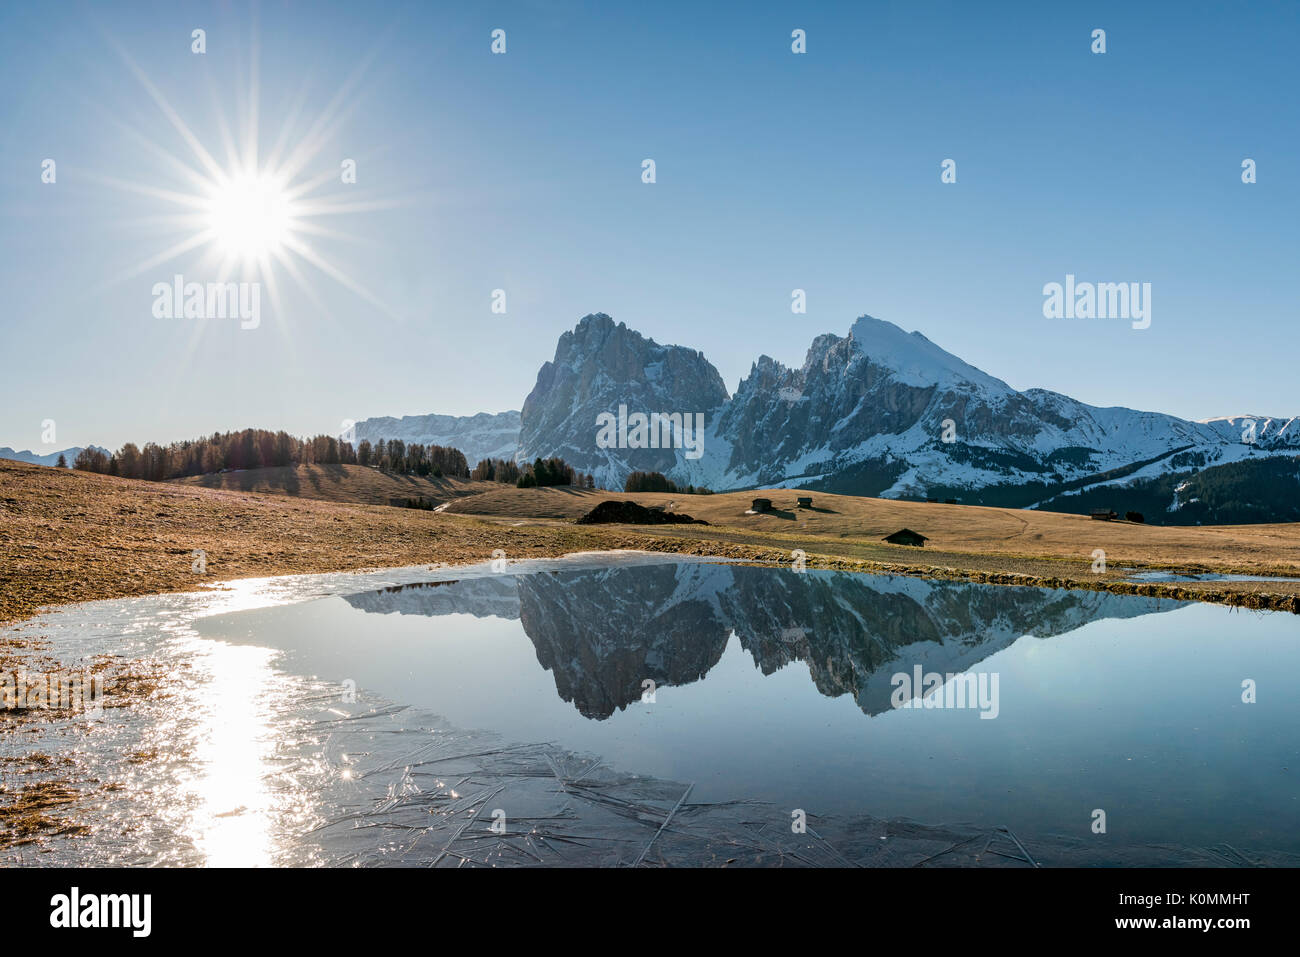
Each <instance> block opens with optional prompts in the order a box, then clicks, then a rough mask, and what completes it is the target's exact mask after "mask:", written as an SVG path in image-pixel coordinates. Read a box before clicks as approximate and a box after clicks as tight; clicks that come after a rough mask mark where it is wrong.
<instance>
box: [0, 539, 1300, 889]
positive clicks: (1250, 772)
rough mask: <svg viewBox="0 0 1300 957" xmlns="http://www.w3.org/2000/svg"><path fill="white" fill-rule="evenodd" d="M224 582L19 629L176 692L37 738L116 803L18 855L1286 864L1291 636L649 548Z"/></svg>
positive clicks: (1294, 848)
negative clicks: (129, 667)
mask: <svg viewBox="0 0 1300 957" xmlns="http://www.w3.org/2000/svg"><path fill="white" fill-rule="evenodd" d="M237 585H238V587H237V588H236V589H235V590H233V591H228V592H221V593H216V594H211V595H201V596H193V595H177V596H161V597H156V598H148V599H133V600H127V601H118V602H100V603H94V604H91V605H85V606H80V607H79V608H76V609H72V610H69V611H67V612H63V613H57V614H52V615H49V616H46V617H45V618H43V619H41V620H39V621H37V622H35V623H28V624H27V625H26V626H24V627H23V628H22V629H21V632H22V633H25V634H40V635H45V636H47V638H48V639H49V641H50V642H51V647H52V648H53V649H54V650H55V651H57V653H58V654H59V655H60V657H62V658H64V660H66V661H75V660H81V659H83V658H85V657H86V656H89V655H93V654H95V653H98V652H102V651H104V650H109V649H111V650H113V651H116V652H117V653H119V654H124V655H127V656H130V657H137V658H145V659H148V660H151V661H154V662H155V663H156V664H157V666H158V667H159V668H161V669H163V670H165V671H166V672H167V673H168V674H169V675H170V680H169V682H168V684H167V686H166V694H165V696H161V697H159V699H158V700H156V701H151V702H149V703H148V704H147V705H145V706H143V707H139V708H131V709H111V708H110V709H106V710H105V711H104V714H103V716H101V717H98V718H92V719H91V720H90V721H89V722H87V721H86V720H84V719H83V720H80V721H76V720H69V721H67V722H65V723H64V726H63V727H61V728H60V729H57V733H52V734H49V735H47V740H45V741H43V742H42V744H41V747H42V748H43V749H45V750H46V751H52V752H55V753H58V749H59V748H61V749H63V751H62V753H66V754H74V755H76V756H77V761H78V764H79V766H80V767H82V768H84V770H85V771H87V772H89V773H93V774H94V775H95V777H97V778H99V779H100V780H104V781H112V782H116V783H118V784H120V787H119V788H117V789H115V790H112V791H108V792H105V793H102V794H98V795H92V796H90V797H88V798H87V801H86V806H87V808H88V809H89V811H90V817H91V819H92V820H91V826H92V830H91V833H90V834H89V835H87V836H81V837H75V838H74V837H68V838H58V839H52V840H50V841H47V842H45V844H43V845H42V846H40V847H39V849H37V848H33V847H28V848H27V849H25V850H24V851H23V852H22V855H23V856H22V860H23V861H24V862H25V863H39V862H45V861H50V862H55V861H60V862H63V861H85V862H89V863H124V864H130V863H196V864H198V863H208V864H213V863H255V864H286V863H290V864H313V863H321V864H418V865H429V864H437V865H439V866H447V865H454V864H464V863H493V864H562V863H578V864H607V865H613V864H624V865H627V864H635V863H638V862H639V863H642V864H651V863H671V864H692V863H710V864H719V863H728V862H734V863H736V864H748V863H754V864H782V863H786V864H789V863H795V864H839V865H843V864H848V863H857V864H864V865H868V866H870V865H912V864H917V863H922V862H924V863H927V864H934V865H941V864H967V865H980V866H991V865H997V864H1002V865H1007V866H1028V863H1027V862H1026V861H1025V858H1026V857H1027V858H1029V859H1032V860H1034V861H1035V862H1037V863H1041V864H1046V865H1068V864H1076V863H1077V864H1086V865H1126V864H1192V863H1209V864H1245V863H1295V862H1296V860H1297V859H1300V858H1297V857H1296V855H1300V788H1298V787H1297V785H1296V778H1297V774H1298V773H1300V618H1297V617H1296V616H1293V615H1288V614H1282V613H1269V612H1250V611H1242V610H1233V609H1229V608H1226V607H1221V606H1213V605H1206V604H1196V603H1180V602H1173V601H1168V600H1160V599H1155V598H1147V597H1138V596H1126V595H1111V594H1106V593H1101V592H1082V591H1062V590H1048V589H1038V588H1018V587H997V586H986V585H974V584H966V583H957V582H946V581H929V580H922V579H916V578H901V577H887V576H868V575H858V574H849V573H843V572H821V571H807V572H803V573H796V572H794V571H793V570H791V569H789V568H783V569H776V568H765V567H754V566H745V565H737V564H724V563H711V562H704V561H680V560H678V559H676V558H667V557H664V556H648V555H623V556H612V557H611V556H603V557H600V556H577V557H573V558H570V559H566V560H560V561H553V562H543V561H535V562H521V563H518V564H511V565H509V566H506V567H505V568H504V569H500V570H496V571H494V570H493V569H492V567H490V566H476V567H474V568H470V569H463V568H462V569H454V570H452V569H445V570H437V571H429V570H423V569H406V570H401V571H396V572H392V571H390V572H385V573H378V574H374V575H337V576H311V577H308V578H300V579H281V580H267V581H262V582H249V583H237ZM930 675H938V676H940V678H939V680H940V681H942V682H943V686H942V687H941V688H940V690H939V691H938V692H937V693H932V694H929V696H928V698H927V699H926V700H922V696H923V695H925V693H926V692H929V691H930V690H931V689H930V688H929V687H928V686H927V685H926V682H927V681H929V680H930V678H929V676H930ZM918 677H919V678H920V687H919V688H916V687H912V686H911V684H910V683H911V682H912V681H914V680H915V679H916V678H918ZM904 679H905V680H904ZM913 695H915V696H916V697H915V699H913V697H912V696H913ZM1252 697H1253V699H1254V700H1253V701H1248V700H1247V699H1250V698H1252ZM902 703H907V704H908V706H907V707H899V705H900V704H902ZM128 712H129V713H128ZM0 747H3V748H6V749H10V751H12V750H13V748H14V747H15V742H14V741H13V740H12V739H11V740H7V741H4V742H3V743H0ZM140 755H145V756H148V757H146V758H141V757H140ZM802 820H806V826H805V827H804V829H802V830H801V829H800V822H801V821H802ZM1102 821H1104V832H1102V831H1099V830H1098V828H1099V826H1100V822H1102ZM914 822H915V823H914ZM1000 827H1005V828H1007V830H1006V831H1001V830H999V828H1000ZM4 853H5V852H0V854H4ZM3 859H4V860H7V861H10V862H12V861H13V860H14V859H15V858H14V856H13V854H12V853H7V854H6V855H5V857H4V858H3Z"/></svg>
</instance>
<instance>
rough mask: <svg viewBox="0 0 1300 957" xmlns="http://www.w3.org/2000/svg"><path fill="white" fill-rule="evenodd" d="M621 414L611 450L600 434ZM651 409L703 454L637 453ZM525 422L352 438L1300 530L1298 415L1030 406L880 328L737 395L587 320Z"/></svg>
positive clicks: (606, 482) (761, 361)
mask: <svg viewBox="0 0 1300 957" xmlns="http://www.w3.org/2000/svg"><path fill="white" fill-rule="evenodd" d="M620 409H621V410H622V416H621V417H620V418H619V419H618V421H619V425H618V428H617V430H616V441H613V442H611V441H610V434H611V433H609V432H606V433H605V434H604V435H601V433H600V429H599V428H598V423H599V422H601V421H602V420H601V417H602V416H604V417H606V419H605V421H608V420H609V419H610V418H614V417H619V416H620ZM638 413H639V414H642V415H645V416H649V415H651V414H653V413H658V414H661V415H669V414H672V413H680V414H682V415H683V416H685V417H687V418H685V422H686V423H687V427H688V428H689V423H690V422H691V421H692V420H693V418H694V416H695V415H696V414H698V415H700V416H702V418H703V423H704V434H703V436H702V446H701V447H700V449H699V450H698V451H699V453H702V454H691V451H692V450H691V449H690V448H689V447H680V446H683V445H685V443H681V442H680V439H681V438H682V437H683V436H682V434H681V433H680V432H677V433H676V435H677V437H678V440H679V441H678V445H679V447H676V448H665V447H637V446H638V445H642V444H645V445H649V444H650V443H648V442H642V440H643V439H644V438H645V437H646V436H645V435H644V432H641V433H638V430H637V428H636V426H637V425H638V424H639V423H638V420H637V419H636V418H635V416H636V415H637V414H638ZM515 416H516V413H513V412H507V413H501V414H500V415H497V416H492V415H487V414H480V415H478V416H472V417H467V418H454V417H450V416H420V417H406V418H403V419H400V420H396V419H368V420H366V421H365V422H364V423H360V424H359V425H358V427H357V429H358V437H363V436H364V437H369V438H372V440H373V439H374V438H379V437H383V438H402V439H404V440H405V441H408V442H410V441H420V442H437V443H438V444H450V445H455V446H456V447H458V448H461V450H462V451H464V452H465V453H466V457H467V458H468V459H469V460H470V462H471V464H473V463H474V462H476V461H477V458H478V457H482V455H484V454H488V453H484V452H483V451H482V450H486V449H489V448H491V449H493V450H494V451H493V452H491V453H490V454H492V455H493V456H497V457H511V456H513V457H515V458H517V459H520V460H525V461H531V460H532V459H534V458H537V457H539V456H540V457H549V456H552V455H559V456H562V457H563V458H564V459H565V460H566V461H568V462H569V463H570V464H572V465H573V466H574V467H575V468H577V469H578V470H580V471H583V472H591V473H592V474H593V475H594V476H595V478H596V482H597V484H598V485H601V486H603V487H606V488H621V487H622V484H623V480H624V479H625V478H626V476H627V475H628V473H629V472H631V471H633V470H653V471H659V472H663V473H664V474H666V475H668V476H669V477H670V478H672V479H674V480H675V481H678V482H679V483H682V484H687V483H689V484H694V485H703V486H707V487H709V488H712V489H715V490H724V489H742V488H772V487H799V488H809V489H814V490H822V491H830V492H843V493H847V494H857V495H878V496H884V497H892V498H934V499H955V500H958V501H961V502H965V503H981V504H986V505H1004V506H1011V507H1047V508H1051V509H1052V510H1054V511H1083V510H1086V508H1088V507H1112V508H1116V509H1117V510H1119V511H1121V512H1122V511H1124V510H1125V509H1129V508H1136V507H1137V505H1135V504H1134V503H1137V504H1140V505H1141V506H1142V507H1143V508H1144V509H1145V510H1146V511H1148V512H1152V513H1153V514H1150V515H1149V519H1150V520H1152V521H1163V522H1172V523H1180V524H1189V523H1193V522H1202V521H1204V522H1214V521H1256V522H1258V521H1294V520H1300V508H1298V507H1297V505H1296V504H1295V502H1296V501H1297V499H1298V498H1300V497H1298V496H1297V495H1296V492H1297V491H1300V478H1298V476H1300V463H1298V462H1297V459H1296V456H1298V455H1300V422H1297V419H1296V418H1295V417H1286V416H1270V415H1246V416H1231V417H1223V418H1214V419H1207V420H1204V421H1199V422H1197V421H1191V420H1188V419H1180V418H1178V417H1176V416H1172V415H1165V414H1162V413H1158V412H1142V411H1136V410H1133V409H1126V408H1121V407H1111V408H1099V407H1097V406H1091V405H1087V404H1085V403H1083V402H1079V401H1078V400H1076V399H1072V398H1070V397H1069V396H1066V395H1062V394H1060V393H1057V392H1050V391H1047V390H1044V389H1028V390H1025V391H1023V392H1021V391H1017V390H1015V389H1013V388H1011V386H1009V385H1007V384H1006V383H1005V382H1003V381H1002V380H1000V379H997V378H994V377H993V376H991V375H988V374H987V373H985V372H983V371H981V370H980V369H977V368H975V367H974V366H972V365H970V364H968V363H966V362H964V361H962V360H961V359H959V358H958V357H956V356H954V355H952V354H951V353H949V352H946V351H944V350H943V349H941V348H940V347H939V346H937V345H935V344H934V343H933V342H931V341H930V340H929V339H927V338H926V337H925V336H923V335H921V333H919V332H912V333H908V332H904V331H903V330H902V329H900V328H899V327H898V326H896V325H894V324H892V323H889V322H885V321H883V320H880V319H874V318H872V317H870V316H863V317H861V318H860V319H858V320H857V321H856V322H855V323H854V324H853V326H852V328H851V329H850V331H849V333H848V335H847V336H843V337H841V336H836V335H832V334H825V335H820V336H817V337H816V338H815V339H814V340H813V341H812V344H811V346H810V347H809V349H808V353H807V356H806V358H805V360H804V362H803V365H802V366H800V367H798V368H790V367H787V366H784V365H782V364H781V363H779V362H777V361H775V360H774V359H771V358H769V357H767V356H760V357H759V358H758V360H757V361H756V362H755V363H754V364H753V367H752V368H751V370H750V373H749V375H748V376H746V377H745V378H744V379H743V380H742V381H741V382H740V384H739V386H738V387H737V389H736V392H735V393H734V394H733V395H728V394H727V390H726V387H725V385H724V384H723V381H722V377H721V376H720V375H719V374H718V371H717V369H715V368H714V366H713V365H712V364H711V363H710V362H709V361H708V360H707V359H706V358H705V357H704V355H703V354H702V353H700V352H698V351H696V350H693V349H688V348H686V347H683V346H675V345H660V344H658V343H656V342H655V341H654V340H653V339H648V338H646V337H644V336H642V335H641V334H640V333H638V332H636V331H635V330H632V329H629V328H627V326H625V325H624V324H622V323H617V324H616V323H615V322H614V321H613V320H612V319H611V318H610V317H609V316H607V315H604V314H595V315H589V316H586V317H585V318H583V319H582V320H581V321H580V322H579V323H578V325H577V327H576V328H575V329H573V330H572V331H571V332H566V333H564V334H563V335H562V336H561V337H560V340H559V343H558V344H557V346H556V351H555V357H554V359H553V360H552V361H550V362H547V363H545V364H544V365H543V366H542V367H541V370H540V371H539V372H538V374H537V381H536V384H535V385H534V387H533V390H532V392H531V393H530V394H529V395H528V397H527V398H526V399H525V401H524V404H523V409H522V412H521V413H518V414H517V419H518V433H517V437H516V438H515V440H514V441H513V442H512V441H511V435H512V430H513V423H514V421H515V418H514V417H515ZM426 422H427V425H426ZM399 428H400V429H401V430H402V431H401V432H400V433H399V431H398V429H399ZM670 428H675V425H674V426H670ZM655 431H656V432H658V431H659V430H658V429H656V430H655ZM654 444H655V445H656V446H662V445H665V444H672V443H671V442H656V443H654ZM467 446H468V447H467ZM471 449H472V450H473V451H471ZM1201 491H1204V492H1205V493H1206V494H1207V495H1210V497H1211V498H1213V499H1214V501H1213V502H1212V503H1211V502H1207V499H1206V497H1204V496H1203V495H1201V494H1198V492H1201ZM1139 510H1142V509H1139Z"/></svg>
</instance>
